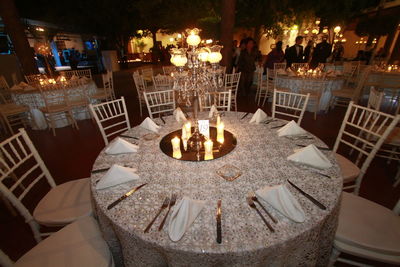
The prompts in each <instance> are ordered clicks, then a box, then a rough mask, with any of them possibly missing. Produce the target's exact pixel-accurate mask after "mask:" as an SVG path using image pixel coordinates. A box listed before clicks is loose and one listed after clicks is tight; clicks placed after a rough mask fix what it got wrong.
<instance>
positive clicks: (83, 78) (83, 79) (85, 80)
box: [79, 76, 90, 82]
mask: <svg viewBox="0 0 400 267" xmlns="http://www.w3.org/2000/svg"><path fill="white" fill-rule="evenodd" d="M79 80H80V81H83V82H88V81H90V79H89V78H88V77H86V76H83V77H79Z"/></svg>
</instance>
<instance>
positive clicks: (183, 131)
mask: <svg viewBox="0 0 400 267" xmlns="http://www.w3.org/2000/svg"><path fill="white" fill-rule="evenodd" d="M181 139H182V144H183V149H184V150H185V151H186V150H187V141H188V139H189V138H188V136H187V133H186V128H185V125H183V126H182V136H181Z"/></svg>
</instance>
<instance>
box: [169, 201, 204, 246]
mask: <svg viewBox="0 0 400 267" xmlns="http://www.w3.org/2000/svg"><path fill="white" fill-rule="evenodd" d="M205 204H206V202H205V201H202V200H193V199H190V198H188V197H183V198H182V200H181V201H180V202H179V203H178V205H177V206H176V207H175V209H174V211H173V212H172V214H171V218H170V220H169V225H168V234H169V238H171V240H172V241H174V242H176V241H179V240H180V239H181V238H182V237H183V235H184V234H185V232H186V231H187V229H189V227H190V225H192V223H193V222H194V221H195V220H196V218H197V216H198V215H199V214H200V212H201V210H202V209H203V208H204V206H205Z"/></svg>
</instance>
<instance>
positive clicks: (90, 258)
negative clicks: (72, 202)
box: [0, 216, 114, 267]
mask: <svg viewBox="0 0 400 267" xmlns="http://www.w3.org/2000/svg"><path fill="white" fill-rule="evenodd" d="M0 265H1V266H4V267H43V266H69V267H80V266H99V267H113V266H114V260H113V258H112V254H111V251H110V249H109V248H108V245H107V243H106V241H105V240H104V239H103V235H102V232H101V230H100V228H99V225H98V223H97V222H96V220H95V219H94V218H93V217H92V216H87V217H85V218H81V219H79V220H77V221H75V222H73V223H71V224H69V225H67V226H65V227H64V228H62V229H61V230H59V231H57V232H56V233H54V234H52V235H51V236H49V237H47V238H46V239H45V240H43V241H41V242H40V243H39V244H37V245H36V246H34V247H33V248H32V249H30V250H29V251H28V252H26V253H25V254H24V255H23V256H22V257H20V258H19V259H18V260H17V261H16V262H13V261H12V260H11V259H10V258H9V257H8V256H7V255H6V254H5V253H4V252H3V251H1V250H0Z"/></svg>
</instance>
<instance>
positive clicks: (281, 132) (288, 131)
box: [277, 120, 307, 136]
mask: <svg viewBox="0 0 400 267" xmlns="http://www.w3.org/2000/svg"><path fill="white" fill-rule="evenodd" d="M277 133H278V136H290V135H300V134H307V131H306V130H304V129H303V128H301V127H300V126H299V125H298V124H297V123H296V122H295V121H293V120H292V121H290V122H289V123H287V124H286V125H285V126H283V127H282V128H280V129H278V130H277Z"/></svg>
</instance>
